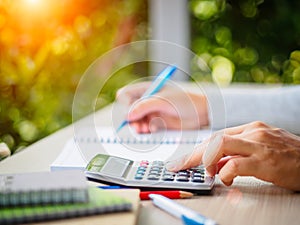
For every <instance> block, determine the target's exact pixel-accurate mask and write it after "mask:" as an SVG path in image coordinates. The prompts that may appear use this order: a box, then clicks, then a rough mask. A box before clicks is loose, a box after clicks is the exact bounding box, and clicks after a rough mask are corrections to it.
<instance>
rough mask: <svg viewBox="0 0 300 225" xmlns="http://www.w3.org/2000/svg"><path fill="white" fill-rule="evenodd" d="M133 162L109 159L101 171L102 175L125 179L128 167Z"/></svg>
mask: <svg viewBox="0 0 300 225" xmlns="http://www.w3.org/2000/svg"><path fill="white" fill-rule="evenodd" d="M131 162H132V161H131V160H127V159H121V158H117V157H109V158H108V159H107V161H106V163H105V165H104V166H103V167H102V169H101V173H103V174H107V175H110V176H114V177H123V175H124V173H125V171H126V169H127V167H128V166H129V165H130V163H131Z"/></svg>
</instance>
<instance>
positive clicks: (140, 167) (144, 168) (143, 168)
mask: <svg viewBox="0 0 300 225" xmlns="http://www.w3.org/2000/svg"><path fill="white" fill-rule="evenodd" d="M146 169H147V167H144V166H139V167H138V170H143V171H146Z"/></svg>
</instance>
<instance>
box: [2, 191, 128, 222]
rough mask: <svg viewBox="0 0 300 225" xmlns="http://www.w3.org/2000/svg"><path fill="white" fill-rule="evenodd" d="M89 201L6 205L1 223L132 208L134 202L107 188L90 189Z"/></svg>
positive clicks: (85, 214)
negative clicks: (17, 205) (108, 190)
mask: <svg viewBox="0 0 300 225" xmlns="http://www.w3.org/2000/svg"><path fill="white" fill-rule="evenodd" d="M88 192H89V198H90V201H89V202H88V203H69V204H60V205H40V206H39V205H35V206H26V207H13V208H12V207H6V208H1V210H0V224H1V225H2V224H3V225H4V224H20V223H31V222H40V221H46V220H55V219H64V218H71V217H81V216H88V215H96V214H104V213H113V212H121V211H130V210H132V203H131V202H130V201H129V200H127V199H125V198H122V197H119V196H116V195H114V194H113V193H111V192H107V191H106V190H101V189H99V188H96V187H91V188H89V189H88Z"/></svg>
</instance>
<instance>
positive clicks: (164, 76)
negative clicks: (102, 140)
mask: <svg viewBox="0 0 300 225" xmlns="http://www.w3.org/2000/svg"><path fill="white" fill-rule="evenodd" d="M175 70H176V67H175V66H168V67H167V68H165V69H164V70H163V71H161V72H160V73H159V74H158V75H157V77H156V78H155V79H154V80H153V82H152V84H151V85H150V87H149V88H148V90H147V91H146V92H145V93H144V94H143V95H142V97H141V99H143V98H148V97H150V96H152V95H154V94H155V93H157V92H158V91H159V90H160V89H162V87H163V86H164V85H165V83H166V82H167V81H168V80H169V79H170V77H171V76H172V75H173V73H174V72H175ZM128 123H129V121H128V120H124V121H123V122H122V123H121V124H120V126H119V127H118V129H117V133H118V132H119V131H120V130H121V129H122V128H123V127H124V126H126V125H127V124H128Z"/></svg>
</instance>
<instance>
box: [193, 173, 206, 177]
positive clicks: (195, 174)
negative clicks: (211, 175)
mask: <svg viewBox="0 0 300 225" xmlns="http://www.w3.org/2000/svg"><path fill="white" fill-rule="evenodd" d="M203 175H204V174H203V173H199V172H193V173H192V176H194V177H200V176H203Z"/></svg>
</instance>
